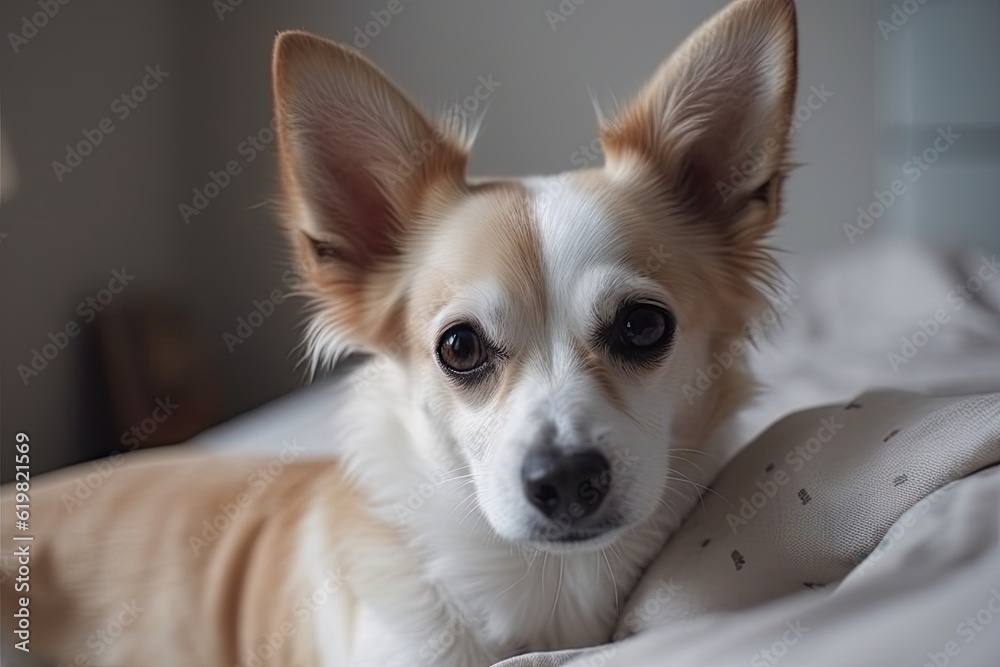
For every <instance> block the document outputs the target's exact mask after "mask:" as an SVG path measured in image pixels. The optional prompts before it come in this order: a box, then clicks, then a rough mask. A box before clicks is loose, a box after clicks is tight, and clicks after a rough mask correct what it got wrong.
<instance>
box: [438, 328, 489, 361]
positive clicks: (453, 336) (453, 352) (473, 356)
mask: <svg viewBox="0 0 1000 667" xmlns="http://www.w3.org/2000/svg"><path fill="white" fill-rule="evenodd" d="M438 358H439V359H440V360H441V363H442V364H444V366H445V367H446V368H448V369H449V370H452V371H454V372H456V373H469V372H472V371H474V370H476V369H477V368H479V367H480V366H482V365H483V364H485V363H486V361H487V359H488V353H487V350H486V346H485V345H483V342H482V341H481V340H480V338H479V335H478V334H477V333H476V332H475V331H473V330H472V329H471V328H469V327H468V326H465V325H459V326H455V327H452V328H451V329H448V330H447V331H446V332H445V333H444V335H443V336H442V337H441V342H440V343H439V344H438Z"/></svg>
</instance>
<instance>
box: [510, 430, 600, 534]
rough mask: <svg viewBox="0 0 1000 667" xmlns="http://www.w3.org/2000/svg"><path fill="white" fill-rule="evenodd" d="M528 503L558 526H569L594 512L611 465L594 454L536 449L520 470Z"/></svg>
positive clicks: (594, 452) (544, 448)
mask: <svg viewBox="0 0 1000 667" xmlns="http://www.w3.org/2000/svg"><path fill="white" fill-rule="evenodd" d="M521 481H522V484H523V486H524V494H525V495H526V496H527V497H528V502H530V503H531V504H532V505H534V506H535V507H537V508H538V509H539V511H541V513H542V514H544V515H545V516H547V517H549V518H550V519H554V520H556V521H558V522H560V523H567V524H569V523H572V522H573V521H574V520H576V519H582V518H584V517H587V516H590V515H591V514H593V513H594V512H596V511H597V508H598V507H600V506H601V502H602V501H603V500H604V496H605V495H607V493H608V489H610V488H611V466H610V464H609V463H608V460H607V459H606V458H604V456H603V455H602V454H601V453H600V452H597V451H583V452H577V453H567V452H560V451H558V450H555V449H552V448H551V447H537V448H535V449H533V450H532V451H530V452H529V453H528V456H527V457H526V458H525V459H524V465H523V466H522V467H521Z"/></svg>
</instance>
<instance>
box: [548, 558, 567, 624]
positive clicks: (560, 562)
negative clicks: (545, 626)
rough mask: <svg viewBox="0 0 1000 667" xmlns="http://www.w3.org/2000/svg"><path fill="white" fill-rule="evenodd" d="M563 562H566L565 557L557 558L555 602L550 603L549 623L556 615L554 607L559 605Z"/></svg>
mask: <svg viewBox="0 0 1000 667" xmlns="http://www.w3.org/2000/svg"><path fill="white" fill-rule="evenodd" d="M565 564H566V559H565V558H562V557H560V558H559V583H558V584H556V599H555V602H553V603H552V612H551V613H550V614H549V623H551V622H552V619H553V618H555V617H556V608H557V607H558V606H559V594H560V593H562V580H563V567H564V566H565Z"/></svg>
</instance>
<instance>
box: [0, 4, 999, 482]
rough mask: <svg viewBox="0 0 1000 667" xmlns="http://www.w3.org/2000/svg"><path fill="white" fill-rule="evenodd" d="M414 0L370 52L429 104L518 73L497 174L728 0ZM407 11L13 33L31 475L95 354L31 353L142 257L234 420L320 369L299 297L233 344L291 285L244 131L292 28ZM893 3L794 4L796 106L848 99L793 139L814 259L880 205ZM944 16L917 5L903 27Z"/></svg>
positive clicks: (792, 209) (5, 373) (70, 438)
mask: <svg viewBox="0 0 1000 667" xmlns="http://www.w3.org/2000/svg"><path fill="white" fill-rule="evenodd" d="M400 2H401V4H400V6H401V7H402V10H401V11H400V12H399V13H398V14H395V15H391V20H390V21H389V22H388V24H387V25H385V26H380V27H379V30H378V34H377V35H376V36H375V37H373V38H371V39H370V43H368V44H366V45H365V46H364V48H363V52H364V53H365V55H367V56H369V57H370V58H372V59H373V60H374V61H375V62H376V63H378V64H379V65H380V66H381V67H382V68H383V69H385V70H386V71H387V72H388V73H389V74H390V75H392V76H393V77H395V78H396V79H397V80H398V81H399V82H400V84H401V85H402V86H403V87H404V88H406V89H407V90H408V91H410V92H411V94H412V95H413V96H414V97H415V98H417V99H418V100H419V101H421V102H423V103H424V104H425V105H426V106H427V107H429V108H431V109H435V110H443V109H446V108H448V107H449V106H450V105H452V104H454V103H455V102H456V101H457V100H462V99H464V98H466V97H467V96H469V95H470V94H472V93H473V91H474V90H475V88H476V86H477V85H478V83H479V81H478V80H479V78H480V77H487V78H488V77H492V78H493V80H494V81H499V82H500V86H499V87H498V88H497V90H496V92H495V93H494V94H493V95H492V96H491V98H490V100H489V113H488V114H487V115H486V118H485V122H484V124H483V127H482V131H481V133H480V139H479V142H478V145H477V149H476V151H475V154H474V159H473V162H472V170H473V172H474V173H476V174H480V175H482V174H496V175H507V174H526V173H546V172H557V171H561V170H564V169H569V168H571V167H573V166H574V164H573V163H574V161H577V163H578V161H579V159H580V156H581V153H580V152H579V151H581V149H582V148H583V147H585V146H587V145H589V144H590V143H591V141H592V140H593V138H594V137H595V132H596V121H595V114H594V110H593V108H592V104H591V99H590V93H591V91H592V92H593V94H594V96H595V97H596V98H597V99H598V100H599V101H600V102H601V103H602V106H603V107H604V108H611V107H612V106H613V102H612V100H613V99H615V98H617V99H618V100H624V99H627V98H628V97H629V95H630V94H632V93H633V92H635V91H636V90H637V89H638V87H639V86H640V85H641V84H642V82H643V81H644V80H645V78H646V77H647V76H649V75H650V74H651V73H652V72H653V70H654V69H655V68H656V66H657V64H658V63H659V62H660V61H661V60H662V59H663V58H665V57H666V56H667V55H668V54H669V53H670V51H671V50H672V49H673V48H674V47H675V46H676V45H677V44H678V43H679V42H680V41H681V40H682V39H683V38H684V37H685V36H686V35H687V34H688V33H689V32H690V31H691V30H692V29H694V28H695V27H696V26H697V25H698V24H699V23H700V22H701V21H703V20H704V19H706V18H707V17H708V16H709V15H710V14H711V13H712V12H714V11H715V10H717V9H718V8H720V7H722V6H723V5H724V4H725V3H724V1H723V0H673V1H671V2H663V1H659V2H656V1H653V0H631V1H628V2H625V1H623V0H586V2H583V3H582V4H581V5H579V6H576V8H575V10H574V11H573V12H572V14H570V15H569V16H567V17H566V19H567V20H565V21H561V22H559V23H557V24H555V25H556V27H555V29H553V27H552V24H551V23H550V20H549V18H547V16H546V11H547V10H550V11H553V12H558V11H559V7H560V2H559V1H558V0H543V1H542V2H535V1H534V0H509V1H506V2H467V1H463V0H440V1H435V0H400ZM571 4H572V3H570V2H569V0H563V2H562V6H563V7H566V6H570V5H571ZM388 5H389V0H375V1H374V2H360V1H347V2H317V1H315V0H300V1H297V2H282V3H277V2H271V3H265V2H242V3H240V4H239V5H237V6H235V7H234V8H233V11H231V12H228V13H226V14H224V15H223V16H222V18H221V19H220V17H219V16H218V15H217V13H216V9H215V8H214V7H213V3H211V2H207V1H204V2H194V1H192V2H181V3H177V2H170V1H168V0H149V1H147V2H140V3H136V2H113V3H111V2H109V3H84V2H79V1H78V2H71V3H70V4H68V5H65V6H62V7H61V9H60V12H59V14H58V15H56V16H55V17H53V18H52V19H50V20H49V22H48V25H46V26H45V27H43V28H41V29H40V30H39V31H38V35H37V36H35V37H33V38H31V40H29V42H28V43H27V44H26V45H23V46H22V47H21V49H20V52H19V53H17V54H14V53H13V51H12V49H11V48H10V45H9V44H5V45H3V46H0V53H2V77H3V79H2V83H3V89H2V100H0V104H2V107H0V122H2V129H3V131H4V132H5V134H6V135H7V137H8V138H9V139H10V142H11V144H12V146H13V148H14V151H15V153H16V157H17V161H18V166H19V172H20V184H21V186H20V190H19V192H18V193H17V194H16V196H15V198H14V199H13V200H12V201H10V202H9V203H5V204H4V205H3V209H2V221H0V232H2V233H5V234H8V235H9V236H8V237H7V238H5V239H3V241H2V244H0V281H2V283H0V285H2V286H0V290H2V298H3V312H4V316H3V319H2V322H0V342H2V345H3V350H2V352H3V359H4V364H3V369H2V373H0V382H2V399H3V401H2V419H3V425H2V428H3V433H2V437H4V438H7V437H10V434H11V433H12V432H14V431H15V430H18V429H25V430H30V431H32V435H33V437H34V439H35V440H36V441H37V442H41V443H44V445H43V446H39V447H38V448H37V450H36V451H37V452H38V460H37V462H36V466H37V468H36V469H38V470H41V469H44V468H46V467H51V466H56V465H60V464H62V463H64V462H65V461H67V460H70V459H71V458H72V457H73V448H74V433H75V428H76V426H75V424H76V423H77V422H76V419H77V418H76V416H75V413H76V411H77V409H78V408H77V407H76V403H75V397H76V396H77V394H78V392H77V390H76V389H75V388H74V383H75V382H76V380H77V379H78V378H79V374H80V371H79V362H80V359H79V357H80V351H79V349H78V348H77V347H76V346H75V345H73V344H71V345H70V346H69V347H68V348H67V350H65V351H63V352H62V353H61V354H60V356H59V357H58V358H57V359H56V360H55V361H54V362H52V363H50V366H49V368H47V369H46V371H45V372H44V373H42V375H41V376H40V377H38V378H35V379H33V380H32V381H31V382H30V384H29V386H27V387H25V386H24V384H23V383H22V382H21V380H20V378H19V377H18V374H17V371H16V366H17V364H20V363H26V360H27V359H28V358H29V355H30V350H31V349H32V348H34V347H38V346H40V345H42V344H44V343H45V342H47V340H46V336H47V334H48V332H50V331H55V330H57V329H58V328H60V327H62V326H63V325H65V323H66V322H67V321H69V320H70V319H71V318H75V313H74V309H75V307H76V304H77V303H78V302H79V301H80V299H81V298H83V297H85V296H87V295H88V294H93V293H94V292H95V291H97V290H98V289H100V288H101V287H102V286H104V285H105V284H106V283H107V279H108V276H109V273H110V271H111V270H112V269H115V268H119V267H120V266H123V265H124V266H126V267H128V269H129V270H130V271H132V272H134V273H135V275H136V276H137V279H136V285H137V287H138V286H139V285H140V284H141V285H142V286H143V287H150V288H159V289H163V290H168V291H172V292H174V293H176V294H178V295H180V296H181V297H182V298H183V299H184V300H185V301H186V303H187V304H188V305H189V308H190V310H191V312H192V313H195V314H196V315H197V316H198V317H199V318H200V321H201V322H202V331H201V334H200V335H202V336H203V338H204V340H205V341H206V345H207V346H208V348H209V349H210V350H211V352H212V357H211V359H210V361H211V363H212V364H213V365H214V366H215V367H217V369H218V377H219V378H220V379H221V382H222V384H223V386H224V388H225V390H226V396H227V404H226V411H227V413H228V414H236V413H238V412H240V411H243V410H247V409H249V408H252V407H253V406H255V405H258V404H260V403H262V402H264V401H266V400H268V399H270V398H272V397H274V396H277V395H280V394H282V393H285V392H287V391H290V390H292V389H293V388H295V387H297V386H299V385H300V384H301V381H302V374H301V371H300V370H297V369H295V361H296V356H295V355H294V354H293V348H294V347H295V345H296V344H297V342H298V331H297V330H296V324H297V323H298V322H299V321H300V319H301V316H300V313H299V311H298V306H297V305H296V304H295V303H289V304H287V305H284V306H282V307H280V308H279V309H278V311H277V312H276V314H275V315H274V316H273V317H272V318H270V319H269V320H268V321H267V322H266V323H265V325H264V326H262V327H261V328H260V329H259V330H258V331H256V332H255V334H254V335H253V337H252V338H251V339H249V340H248V341H247V343H245V344H244V345H242V346H240V347H239V348H237V350H236V352H235V353H233V354H230V353H229V351H228V350H227V349H226V347H225V345H224V344H223V342H222V339H221V336H222V334H223V332H225V331H227V330H232V329H233V327H234V325H235V319H236V318H237V317H238V316H241V315H243V316H245V315H246V314H247V313H248V312H249V311H250V310H251V308H252V302H253V300H254V299H259V298H262V297H264V296H266V295H267V294H268V293H269V292H270V291H271V290H273V289H275V288H281V287H282V286H283V285H282V282H281V275H282V272H283V271H284V269H285V268H286V267H287V253H286V248H285V244H284V239H283V236H282V234H281V233H280V231H279V230H278V227H277V225H276V224H275V221H274V215H273V211H272V210H271V209H270V208H269V206H268V202H269V201H270V199H271V197H272V195H273V194H274V193H275V192H276V188H275V184H276V179H275V173H274V150H273V149H274V146H273V144H272V145H271V146H269V147H268V148H267V149H266V150H265V151H264V152H263V153H262V155H260V156H259V157H258V158H257V159H255V160H254V161H253V162H252V163H247V162H246V161H245V155H243V154H241V153H240V145H241V143H242V142H243V141H244V140H245V139H246V137H247V136H248V135H250V134H256V133H257V132H258V131H259V130H261V129H262V128H265V127H266V126H267V125H268V123H269V121H270V81H269V59H270V47H271V42H272V40H273V37H274V34H275V32H276V31H277V30H279V29H286V28H301V29H306V30H310V31H312V32H315V33H318V34H321V35H324V36H327V37H330V38H333V39H337V40H341V41H345V42H348V43H350V42H353V41H354V40H355V37H356V35H357V30H358V29H361V30H363V29H364V27H365V25H366V24H367V23H369V22H370V21H372V20H373V18H372V16H371V12H372V11H373V10H374V11H379V10H383V9H384V8H386V7H387V6H388ZM36 11H38V7H37V5H36V4H35V2H34V1H29V0H11V1H9V2H5V3H4V4H3V7H2V9H0V28H3V32H4V33H6V32H8V31H12V30H19V29H20V26H21V21H22V17H23V16H25V15H30V14H33V13H34V12H36ZM878 11H879V8H878V7H875V6H873V4H872V3H871V2H868V1H867V0H866V1H860V0H845V1H839V2H830V1H828V0H800V2H799V12H800V28H801V32H802V35H801V76H800V104H803V105H805V104H807V103H808V101H809V98H810V95H811V94H812V89H813V88H815V89H824V90H826V91H829V92H832V93H833V96H832V97H831V98H830V99H829V100H828V101H826V102H825V103H824V104H822V106H821V107H820V108H818V109H815V110H809V109H808V107H803V111H802V114H803V116H802V117H803V118H805V117H806V116H808V119H807V120H804V122H802V123H801V125H800V127H799V129H798V130H797V131H796V136H795V144H796V152H795V159H796V161H797V162H799V163H801V165H802V166H801V167H800V168H798V169H797V170H796V172H795V173H794V176H793V178H792V179H791V181H790V183H789V195H790V197H789V205H788V214H787V216H786V218H785V221H784V223H783V225H782V227H781V229H780V230H779V233H778V235H777V241H776V243H777V245H778V246H779V247H783V248H785V249H788V250H791V251H794V252H795V253H798V254H799V255H800V256H803V257H806V258H808V257H809V256H811V255H814V254H823V253H828V252H830V251H832V250H836V249H840V248H847V247H850V244H849V243H848V241H847V238H846V236H845V232H844V228H843V225H844V224H845V223H847V222H851V221H853V220H854V219H855V218H856V214H855V211H856V209H857V207H858V206H861V205H867V203H868V202H870V201H871V200H872V196H873V191H874V189H875V187H876V185H877V181H878V179H877V178H876V165H877V163H878V153H879V151H881V150H883V149H882V148H880V146H881V145H882V143H884V142H883V141H882V137H883V134H884V133H883V128H882V125H883V123H882V120H881V116H878V115H877V113H876V98H879V99H881V98H882V97H884V96H885V95H887V94H890V93H885V92H884V88H885V87H884V85H883V84H879V85H876V76H877V72H880V71H883V70H881V69H880V67H882V66H883V65H882V63H883V61H886V60H887V59H888V56H887V55H886V54H885V52H883V51H881V50H880V46H879V42H880V40H881V37H880V35H879V34H878V32H877V31H876V23H875V22H876V19H877V13H878ZM383 16H385V14H383ZM933 16H934V15H933V12H931V11H925V12H924V13H923V14H918V15H917V16H915V17H914V19H913V21H911V22H910V25H909V26H908V27H907V28H906V29H911V28H914V27H915V26H918V25H919V24H920V21H922V20H925V19H926V20H927V21H930V20H932V18H933ZM923 29H929V28H927V27H926V26H925V27H924V28H923ZM372 32H375V31H374V30H372ZM948 39H960V36H959V35H952V36H949V37H948ZM362 43H363V42H362ZM900 43H903V41H902V40H900ZM157 63H160V64H162V67H163V69H165V70H167V71H169V72H170V76H169V77H168V78H167V79H166V80H165V81H164V82H163V83H162V84H161V86H160V87H158V88H157V89H156V90H154V91H152V92H151V93H150V94H149V98H148V99H147V100H146V101H145V102H143V103H142V104H141V105H140V106H139V107H138V109H136V110H135V111H134V112H133V114H132V115H131V116H130V117H129V118H128V119H126V120H123V121H120V122H118V121H116V123H115V124H116V130H115V132H114V133H112V134H111V135H109V136H107V137H106V139H105V141H104V143H103V144H102V145H101V146H99V147H98V148H97V150H96V151H95V152H94V154H93V155H91V156H89V157H87V158H86V159H85V160H84V162H83V164H82V165H81V167H80V168H79V169H78V170H76V171H74V172H73V173H71V174H68V175H67V176H66V178H65V180H64V182H62V183H59V182H57V180H56V179H55V177H54V176H53V173H52V169H51V166H50V163H51V161H52V160H55V159H60V158H61V157H62V155H63V152H64V150H63V146H65V144H67V143H70V142H75V141H77V140H78V139H79V138H80V132H81V131H82V130H83V129H85V128H90V127H93V126H95V125H96V124H97V122H98V121H99V120H100V119H101V118H102V117H104V116H106V115H108V107H109V104H110V102H111V101H112V100H113V99H114V98H115V97H116V96H117V95H119V94H120V93H121V92H123V91H125V90H127V89H128V88H130V87H131V86H133V85H135V83H137V82H138V80H139V79H141V77H142V75H143V69H144V68H145V66H146V65H155V64H157ZM876 65H878V66H876ZM890 76H892V75H891V73H890ZM916 76H919V74H917V75H916ZM879 86H881V88H880V87H879ZM963 94H971V93H968V92H965V93H963ZM890 95H894V94H890ZM812 101H813V104H814V106H818V105H817V104H816V102H817V101H818V100H817V99H816V98H815V97H814V98H813V100H812ZM234 159H235V160H238V161H240V163H241V168H242V173H240V174H239V175H238V176H236V177H234V178H233V179H232V182H231V184H230V185H229V186H228V187H227V188H226V189H225V190H224V191H223V192H222V193H221V194H220V195H219V196H218V197H217V198H216V199H215V200H213V201H212V202H211V204H210V206H209V207H208V208H207V209H206V210H205V211H204V212H203V213H201V214H200V215H198V216H197V217H195V218H193V219H192V221H191V223H190V224H185V223H184V221H183V220H182V219H181V216H180V214H179V213H178V204H180V203H181V202H190V200H191V196H192V194H191V189H192V188H194V187H201V186H203V185H204V184H205V182H206V181H207V179H208V172H209V171H210V170H219V169H220V168H222V167H223V166H224V165H225V163H226V162H227V161H229V160H234ZM584 159H586V158H584ZM994 210H995V209H994ZM894 224H896V223H894ZM892 226H893V225H889V224H886V225H882V226H881V227H883V228H884V229H891V228H892ZM899 226H901V227H902V225H899ZM883 231H884V230H883V229H880V230H878V233H872V234H866V235H865V236H864V238H863V239H861V240H860V241H859V242H865V241H867V240H868V239H870V238H874V237H876V236H877V235H878V234H880V233H883ZM86 380H87V378H84V381H86Z"/></svg>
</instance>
